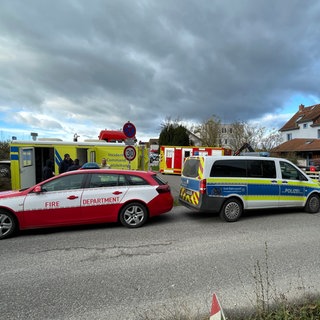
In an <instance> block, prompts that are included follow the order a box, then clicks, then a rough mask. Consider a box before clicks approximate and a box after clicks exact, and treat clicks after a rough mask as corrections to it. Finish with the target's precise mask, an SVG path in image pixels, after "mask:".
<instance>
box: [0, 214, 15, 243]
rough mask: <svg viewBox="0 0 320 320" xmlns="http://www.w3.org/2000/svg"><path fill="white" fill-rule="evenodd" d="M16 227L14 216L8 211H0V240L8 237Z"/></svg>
mask: <svg viewBox="0 0 320 320" xmlns="http://www.w3.org/2000/svg"><path fill="white" fill-rule="evenodd" d="M16 228H17V221H16V218H15V217H14V216H13V215H12V214H11V213H9V212H6V211H2V210H1V211H0V240H1V239H5V238H8V237H10V236H11V235H12V234H13V233H14V232H15V231H16Z"/></svg>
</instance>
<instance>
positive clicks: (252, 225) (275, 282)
mask: <svg viewBox="0 0 320 320" xmlns="http://www.w3.org/2000/svg"><path fill="white" fill-rule="evenodd" d="M319 230H320V214H315V215H311V214H307V213H301V212H298V211H287V212H283V211H277V212H270V211H265V212H253V213H250V214H247V215H245V216H243V217H242V219H241V220H240V221H238V222H236V223H225V222H222V221H221V220H220V218H219V217H218V216H217V215H208V214H199V213H195V212H192V211H189V210H187V209H185V208H183V207H175V208H174V209H173V210H172V212H170V213H168V214H165V215H162V216H160V217H156V218H154V219H153V220H151V221H150V222H149V223H147V224H146V225H145V226H144V227H142V228H139V229H126V228H124V227H122V226H120V225H117V224H109V225H104V226H86V227H74V228H60V229H50V230H36V231H27V232H23V233H22V234H21V235H20V236H17V237H14V238H10V239H6V240H2V241H0V257H1V258H0V270H1V280H0V284H1V290H0V310H1V313H0V318H1V319H2V320H9V319H10V320H11V319H12V320H13V319H24V320H26V319H32V320H38V319H39V320H43V319H59V320H60V319H68V320H69V319H77V320H78V319H92V320H95V319H108V320H113V319H116V320H119V319H135V320H136V319H145V320H146V319H160V318H161V319H166V318H165V317H166V316H167V317H168V318H169V315H171V316H172V314H178V315H179V314H181V313H184V312H186V313H187V314H188V315H189V314H195V315H209V311H210V308H211V299H212V294H213V293H216V294H217V295H218V297H219V300H220V303H221V305H222V307H223V308H224V311H225V313H226V315H227V316H228V315H230V313H231V312H234V310H239V309H241V308H242V307H245V306H250V305H252V304H254V303H255V297H256V293H257V289H255V288H256V284H257V283H256V280H255V270H256V271H257V270H259V274H260V276H261V279H263V281H265V280H268V283H269V284H268V285H267V284H266V283H265V284H264V285H265V288H268V289H269V294H270V300H271V299H272V301H273V299H276V298H277V297H278V295H280V293H283V294H284V296H285V297H288V298H290V297H299V296H300V295H301V294H304V293H312V292H318V291H319V289H320V277H319V274H320V262H319V252H320V232H319ZM257 266H258V268H257ZM259 290H260V289H259ZM259 290H258V293H259ZM275 290H276V293H275V292H274V291H275ZM171 319H172V317H171Z"/></svg>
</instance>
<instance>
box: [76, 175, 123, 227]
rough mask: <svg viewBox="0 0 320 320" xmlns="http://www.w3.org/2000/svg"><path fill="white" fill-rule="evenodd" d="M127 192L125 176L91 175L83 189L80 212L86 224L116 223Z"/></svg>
mask: <svg viewBox="0 0 320 320" xmlns="http://www.w3.org/2000/svg"><path fill="white" fill-rule="evenodd" d="M127 191H128V185H127V183H126V179H125V175H123V174H117V173H93V174H91V176H90V180H89V183H88V186H87V187H86V188H85V189H84V191H83V194H82V201H81V211H82V214H83V216H84V218H85V219H86V220H87V221H88V222H92V223H93V222H116V221H117V220H118V212H119V210H120V207H121V206H122V199H123V197H124V196H125V195H126V193H127Z"/></svg>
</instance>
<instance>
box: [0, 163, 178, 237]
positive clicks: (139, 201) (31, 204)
mask: <svg viewBox="0 0 320 320" xmlns="http://www.w3.org/2000/svg"><path fill="white" fill-rule="evenodd" d="M172 207H173V197H172V194H171V189H170V186H169V185H168V184H167V183H166V182H164V181H163V180H162V179H161V177H159V176H158V175H157V174H156V173H155V172H151V171H150V172H146V171H133V170H112V169H107V170H104V169H88V170H76V171H70V172H66V173H63V174H60V175H59V176H56V177H53V178H51V179H48V180H46V181H43V182H41V183H38V184H37V185H35V186H33V187H30V188H28V189H25V190H19V191H4V192H0V239H3V238H6V237H9V236H10V235H12V234H14V233H15V232H16V231H19V230H24V229H35V228H47V227H58V226H71V225H80V224H97V223H107V222H118V221H119V222H121V223H122V224H123V225H124V226H126V227H128V228H137V227H141V226H142V225H143V224H144V223H145V222H146V221H147V219H148V218H149V217H153V216H157V215H160V214H163V213H166V212H168V211H170V210H171V209H172Z"/></svg>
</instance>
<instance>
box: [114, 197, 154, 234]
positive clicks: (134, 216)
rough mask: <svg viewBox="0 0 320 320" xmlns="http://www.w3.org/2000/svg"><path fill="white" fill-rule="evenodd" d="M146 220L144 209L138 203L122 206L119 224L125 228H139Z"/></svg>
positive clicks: (146, 213)
mask: <svg viewBox="0 0 320 320" xmlns="http://www.w3.org/2000/svg"><path fill="white" fill-rule="evenodd" d="M147 218H148V211H147V209H146V207H145V206H144V205H143V204H141V203H139V202H132V203H129V204H127V205H126V206H124V207H123V208H122V210H121V212H120V216H119V219H120V222H121V223H122V225H124V226H125V227H127V228H138V227H141V226H142V225H143V224H144V223H145V222H146V221H147Z"/></svg>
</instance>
